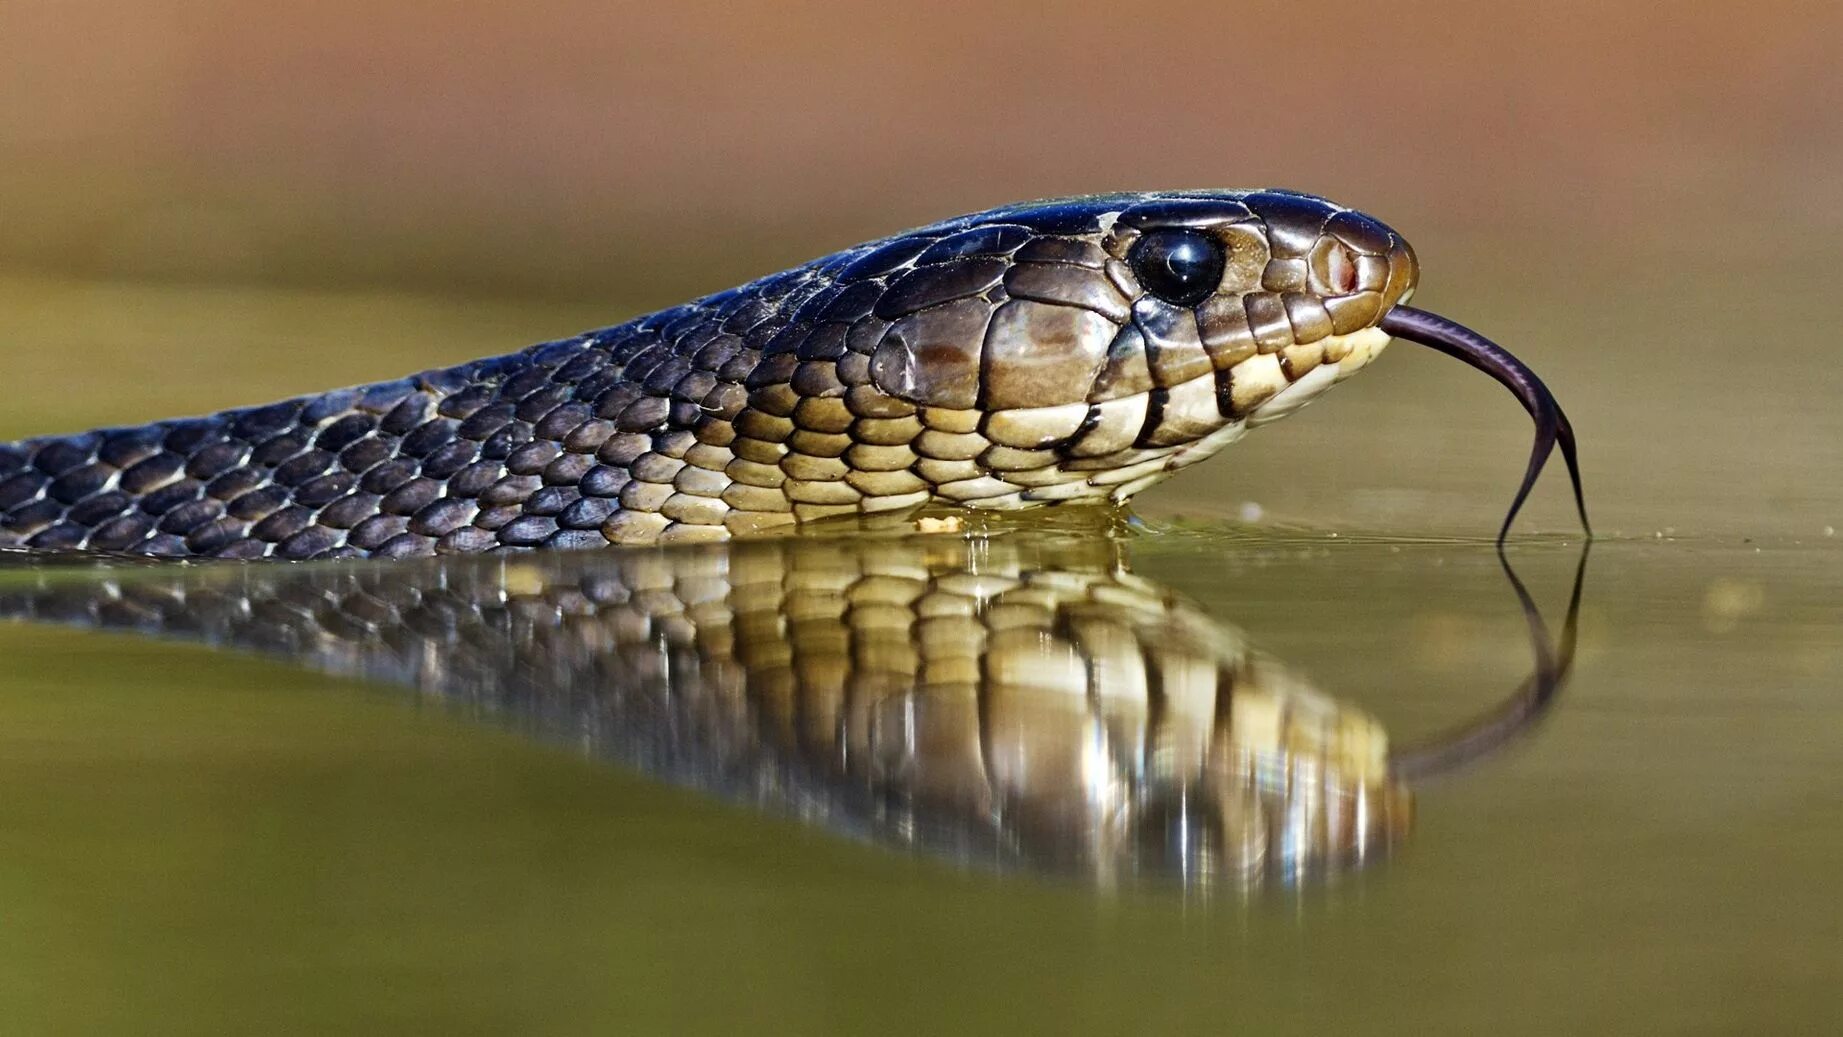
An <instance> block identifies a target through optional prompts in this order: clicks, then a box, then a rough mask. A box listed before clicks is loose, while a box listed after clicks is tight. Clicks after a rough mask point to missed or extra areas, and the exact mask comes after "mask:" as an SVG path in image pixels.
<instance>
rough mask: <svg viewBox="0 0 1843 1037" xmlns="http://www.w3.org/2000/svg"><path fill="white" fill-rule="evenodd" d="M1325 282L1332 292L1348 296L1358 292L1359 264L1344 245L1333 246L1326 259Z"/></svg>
mask: <svg viewBox="0 0 1843 1037" xmlns="http://www.w3.org/2000/svg"><path fill="white" fill-rule="evenodd" d="M1325 259H1326V263H1325V267H1326V269H1325V280H1326V281H1327V282H1328V283H1329V286H1330V288H1331V290H1332V291H1334V292H1336V293H1337V294H1339V295H1348V294H1350V293H1351V292H1354V291H1356V290H1357V264H1356V262H1355V261H1354V260H1352V259H1351V258H1350V252H1349V251H1348V250H1346V249H1345V248H1344V246H1342V245H1333V246H1332V247H1331V249H1330V254H1329V255H1328V256H1326V257H1325Z"/></svg>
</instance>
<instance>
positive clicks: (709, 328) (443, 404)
mask: <svg viewBox="0 0 1843 1037" xmlns="http://www.w3.org/2000/svg"><path fill="white" fill-rule="evenodd" d="M1172 227H1184V228H1192V229H1198V230H1201V231H1203V232H1205V233H1208V234H1211V235H1213V236H1214V237H1215V238H1216V240H1217V241H1219V242H1220V243H1221V246H1222V248H1223V250H1224V252H1225V253H1226V256H1227V261H1226V265H1225V268H1224V271H1223V274H1222V277H1221V283H1220V284H1219V285H1218V286H1217V287H1216V289H1215V290H1214V291H1212V292H1211V293H1210V294H1209V295H1208V296H1207V297H1205V298H1203V299H1202V300H1201V301H1199V302H1197V303H1195V304H1194V305H1190V306H1176V305H1173V304H1170V303H1168V302H1166V301H1164V300H1162V299H1159V298H1157V297H1154V296H1153V295H1151V294H1149V293H1147V292H1146V291H1144V290H1143V289H1142V288H1141V286H1140V285H1139V283H1138V280H1137V279H1136V277H1135V274H1134V270H1133V267H1132V266H1131V264H1130V263H1129V262H1127V258H1128V250H1129V249H1130V248H1131V246H1132V245H1133V243H1134V242H1135V241H1136V240H1138V239H1139V237H1140V236H1141V235H1143V234H1145V233H1147V232H1148V231H1151V230H1156V229H1162V228H1172ZM1416 276H1417V275H1416V267H1415V263H1414V258H1413V254H1412V252H1411V251H1410V250H1409V249H1408V247H1407V245H1406V244H1405V243H1404V242H1403V241H1402V240H1401V239H1400V238H1399V237H1398V236H1397V235H1396V234H1395V233H1394V232H1393V231H1390V230H1389V229H1388V228H1387V227H1384V226H1383V225H1382V224H1380V223H1378V222H1376V221H1375V220H1373V219H1371V218H1369V217H1367V216H1364V215H1362V214H1360V213H1356V212H1354V211H1351V210H1347V209H1343V208H1341V207H1339V206H1336V205H1333V204H1331V203H1329V202H1326V201H1323V200H1322V199H1317V198H1313V197H1310V196H1306V195H1299V194H1293V193H1289V192H1283V191H1261V192H1188V193H1167V194H1135V195H1113V196H1099V197H1090V198H1080V199H1070V200H1063V201H1055V202H1044V203H1034V204H1031V205H1025V206H1014V207H1010V208H1003V209H995V210H991V211H989V212H985V213H980V214H976V215H972V216H965V217H960V218H958V219H955V220H950V221H947V222H945V223H941V224H937V225H934V226H931V227H925V228H921V229H919V230H915V231H910V232H908V233H905V234H900V235H897V236H895V237H892V238H889V239H886V240H884V241H879V242H873V243H870V244H867V245H863V246H859V247H857V248H853V249H848V250H845V251H843V252H840V253H837V254H835V255H832V256H828V257H826V258H824V259H820V260H817V261H815V262H812V263H809V264H807V265H805V266H801V267H797V268H795V269H792V270H789V271H786V272H784V273H781V274H776V275H774V276H772V277H768V278H765V279H762V280H759V281H756V282H754V283H751V284H748V285H745V286H743V287H740V288H736V289H732V290H730V291H726V292H722V293H719V294H716V295H712V296H709V297H707V298H704V299H700V300H698V301H696V302H693V303H690V304H688V305H684V306H679V307H675V308H672V309H668V310H663V311H660V312H658V313H654V314H650V315H648V316H644V317H641V318H638V319H636V320H633V321H631V322H628V323H626V324H621V325H618V326H615V327H610V328H604V329H601V330H598V331H592V332H588V333H586V334H583V335H579V336H576V337H574V338H569V339H564V340H561V341H557V342H549V343H544V344H541V345H537V346H533V347H531V348H529V349H526V350H523V351H521V352H518V353H513V354H510V355H507V356H503V357H497V358H492V359H487V360H481V361H476V362H474V363H470V364H465V365H462V366H459V367H455V368H451V369H446V370H438V371H429V372H425V373H423V374H419V375H416V376H414V377H409V378H403V379H399V380H396V381H390V382H384V383H380V384H376V385H368V386H361V387H357V388H350V389H342V390H338V391H334V392H329V393H324V394H321V395H317V396H308V397H301V398H298V399H293V400H288V401H284V402H281V403H275V404H271V405H268V406H261V407H252V408H244V409H238V410H230V411H225V412H223V413H220V414H216V415H212V416H208V417H201V418H190V419H182V420H176V421H162V422H156V423H154V424H150V425H146V426H142V427H138V428H116V429H102V430H97V431H92V432H87V433H82V434H79V435H72V436H57V437H48V438H41V439H33V440H27V441H24V442H21V443H16V444H11V445H5V446H0V544H11V545H23V546H28V547H33V548H41V549H56V550H89V551H111V552H128V553H134V554H145V555H156V556H187V557H223V558H283V559H309V558H338V557H354V556H364V555H376V556H384V557H402V556H413V555H427V554H434V553H467V552H476V551H483V550H487V549H493V548H530V547H552V548H570V547H595V546H603V545H606V544H609V543H650V542H671V541H681V540H709V539H722V538H727V537H729V536H732V535H737V534H747V533H754V532H759V531H763V530H770V529H774V528H776V527H782V526H787V525H791V524H793V523H795V522H799V521H804V520H812V519H823V518H827V517H832V516H842V515H865V514H874V513H885V512H900V511H904V510H908V509H914V508H918V507H922V506H930V505H934V506H938V505H951V506H964V507H972V508H1019V507H1026V506H1031V505H1038V504H1052V503H1058V502H1064V501H1079V500H1112V501H1123V500H1125V499H1126V498H1128V497H1130V496H1131V495H1132V494H1134V493H1136V492H1138V491H1139V490H1140V489H1143V488H1145V487H1146V486H1149V485H1151V484H1152V483H1154V482H1156V481H1158V480H1160V479H1162V478H1165V477H1166V476H1168V475H1169V474H1171V473H1172V472H1174V471H1177V470H1178V469H1181V468H1183V467H1185V466H1187V465H1190V464H1193V463H1195V462H1197V461H1199V460H1201V459H1203V458H1204V457H1207V456H1209V455H1210V454H1212V453H1214V452H1215V451H1216V450H1219V449H1220V448H1221V447H1223V446H1225V445H1226V444H1228V443H1230V442H1233V441H1234V440H1235V439H1237V438H1239V437H1240V436H1241V435H1242V434H1243V433H1244V432H1245V431H1246V430H1247V429H1249V428H1251V427H1254V426H1256V425H1259V424H1262V423H1264V422H1266V421H1270V420H1273V419H1275V418H1278V417H1282V416H1284V415H1286V414H1289V413H1291V412H1292V411H1293V410H1296V409H1297V408H1298V407H1299V406H1301V405H1303V404H1304V403H1307V402H1309V401H1310V400H1311V399H1313V398H1314V397H1315V396H1317V395H1318V394H1319V393H1320V392H1322V391H1323V390H1324V389H1325V388H1327V387H1329V386H1330V385H1331V384H1332V383H1334V382H1336V381H1339V380H1341V379H1343V378H1345V377H1348V376H1349V375H1350V374H1352V373H1354V372H1355V371H1357V370H1359V369H1360V368H1362V367H1363V366H1364V365H1365V364H1367V363H1368V362H1369V361H1370V359H1372V358H1373V357H1374V356H1375V355H1376V354H1377V353H1378V352H1380V350H1381V349H1382V347H1383V346H1384V345H1385V344H1386V343H1387V335H1385V334H1384V333H1382V332H1381V331H1379V330H1377V328H1376V327H1375V324H1376V322H1377V321H1378V320H1379V319H1380V316H1381V314H1382V313H1384V312H1386V311H1387V309H1388V308H1389V307H1390V306H1392V305H1394V304H1395V303H1397V302H1400V301H1402V300H1403V299H1404V298H1406V296H1407V295H1408V293H1409V292H1411V291H1412V288H1413V286H1414V281H1415V278H1416Z"/></svg>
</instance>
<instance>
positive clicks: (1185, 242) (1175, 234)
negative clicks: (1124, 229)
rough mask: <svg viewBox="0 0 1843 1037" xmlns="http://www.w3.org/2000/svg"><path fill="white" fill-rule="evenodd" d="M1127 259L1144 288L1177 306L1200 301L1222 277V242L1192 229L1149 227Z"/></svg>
mask: <svg viewBox="0 0 1843 1037" xmlns="http://www.w3.org/2000/svg"><path fill="white" fill-rule="evenodd" d="M1127 259H1128V260H1129V261H1130V262H1131V263H1132V267H1133V274H1134V275H1135V276H1137V277H1138V278H1139V283H1140V284H1141V285H1142V286H1144V288H1145V290H1146V291H1148V292H1150V293H1152V294H1153V295H1155V296H1157V297H1158V298H1160V299H1163V300H1165V301H1166V302H1168V303H1173V304H1175V305H1178V306H1190V305H1193V304H1195V303H1198V302H1201V301H1202V300H1203V298H1204V297H1205V296H1207V295H1209V293H1210V292H1211V291H1213V290H1214V289H1215V287H1216V285H1217V284H1218V283H1219V282H1220V281H1221V280H1222V265H1223V262H1224V256H1223V254H1222V245H1221V244H1220V243H1219V242H1217V241H1216V239H1214V238H1212V237H1210V236H1209V235H1207V234H1203V233H1201V232H1198V231H1194V230H1155V231H1152V232H1151V233H1149V234H1147V235H1146V236H1145V237H1143V238H1140V239H1139V241H1138V243H1137V244H1135V245H1134V246H1133V249H1132V253H1131V254H1130V255H1129V256H1128V257H1127Z"/></svg>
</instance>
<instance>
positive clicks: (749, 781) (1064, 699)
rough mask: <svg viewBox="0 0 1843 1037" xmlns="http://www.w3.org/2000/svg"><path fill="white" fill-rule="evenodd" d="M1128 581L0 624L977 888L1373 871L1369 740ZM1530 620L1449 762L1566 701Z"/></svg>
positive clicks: (503, 586) (634, 569) (116, 598)
mask: <svg viewBox="0 0 1843 1037" xmlns="http://www.w3.org/2000/svg"><path fill="white" fill-rule="evenodd" d="M1121 550H1122V548H1121V545H1120V544H1119V543H1118V542H1116V541H1112V540H1108V539H1105V538H1094V537H1068V536H1060V535H1043V536H1035V535H1023V534H1016V535H1011V536H1006V537H1001V538H993V539H986V538H948V537H912V538H907V539H888V538H864V539H855V540H853V539H824V540H820V539H809V538H794V539H789V540H781V541H770V542H753V543H750V542H744V543H735V544H721V545H709V546H702V547H691V548H675V549H644V550H642V549H635V550H627V551H614V552H603V553H575V552H570V553H558V554H544V555H537V554H532V555H517V556H500V557H488V558H481V557H467V558H458V559H449V560H428V561H421V562H392V563H385V564H377V563H358V564H344V565H337V566H306V567H243V568H232V567H211V566H202V567H191V568H183V569H175V568H170V567H165V566H147V567H137V568H132V569H123V570H112V571H106V572H103V573H100V574H97V575H95V576H93V577H92V576H81V577H80V576H79V575H78V574H72V573H68V572H65V573H55V572H51V571H44V572H41V573H40V574H39V576H38V577H37V578H36V579H29V580H27V581H25V582H24V583H22V582H20V581H19V580H18V579H13V580H12V581H11V582H9V583H8V584H6V585H5V589H3V590H0V614H4V615H8V616H14V617H21V618H34V619H40V620H49V621H62V622H74V623H79V624H83V625H89V626H102V627H113V628H129V629H134V630H138V631H141V632H144V633H151V634H157V635H163V636H172V637H182V638H186V639H190V640H198V641H203V642H206V643H210V644H214V645H219V646H223V647H232V648H247V649H254V650H258V651H263V652H267V653H272V654H279V655H282V656H285V657H288V658H289V659H291V660H294V661H296V662H298V663H299V664H301V665H304V666H307V667H311V668H314V669H318V670H322V671H326V672H329V673H335V674H341V675H349V676H358V677H364V678H368V679H371V680H376V681H383V682H389V683H395V684H399V685H403V686H408V687H413V688H416V689H418V690H419V691H421V692H422V693H424V694H425V695H427V696H431V697H436V698H440V699H443V700H446V701H448V702H451V703H453V704H455V705H456V706H458V707H460V708H463V709H465V710H468V711H472V712H476V713H479V714H482V715H486V716H491V717H496V718H499V719H501V720H502V721H504V722H509V723H512V724H514V725H515V726H518V727H520V728H523V729H526V730H529V731H531V732H532V733H533V734H535V735H540V736H547V737H552V738H557V739H563V740H567V741H569V742H570V743H572V744H579V745H583V746H586V747H587V748H588V750H589V751H591V752H593V753H596V754H599V755H605V756H608V757H611V758H614V759H617V760H619V761H622V762H624V763H626V764H628V765H630V766H633V767H636V768H638V769H640V770H642V771H644V772H647V773H649V774H652V775H655V776H658V777H660V778H662V779H665V780H669V781H673V782H677V783H681V784H686V785H690V786H694V787H697V788H700V789H704V790H708V791H710V792H713V793H715V794H718V795H721V796H723V797H725V798H729V799H732V800H738V801H741V802H745V803H748V804H751V805H754V806H757V807H760V808H764V809H767V810H771V811H774V812H779V813H785V814H791V815H794V816H797V817H799V818H801V819H803V820H805V821H808V822H810V823H814V824H818V825H822V826H824V827H827V828H829V829H832V830H836V831H839V832H841V833H846V834H850V835H854V836H859V837H866V838H870V839H873V840H875V841H877V842H880V843H885V844H892V845H897V846H903V847H911V848H914V849H916V850H920V851H925V852H928V853H931V854H935V855H939V856H944V857H946V858H949V859H951V860H954V861H956V862H959V863H962V864H967V865H971V866H977V867H986V868H993V869H998V870H1005V871H1010V870H1028V871H1042V872H1050V873H1059V874H1073V875H1081V876H1087V877H1091V878H1092V879H1093V880H1095V881H1097V882H1099V883H1101V884H1104V885H1115V884H1128V883H1134V882H1145V881H1171V880H1176V881H1178V882H1181V883H1182V884H1184V885H1186V886H1188V887H1191V888H1197V889H1222V888H1229V889H1247V888H1253V887H1257V886H1262V885H1270V884H1296V883H1299V882H1302V881H1305V880H1307V879H1311V878H1317V877H1323V876H1326V875H1332V874H1336V873H1339V872H1342V871H1347V870H1350V869H1353V868H1358V867H1361V866H1363V865H1365V864H1366V863H1368V862H1370V861H1373V860H1376V859H1378V858H1380V857H1383V856H1386V855H1387V853H1388V852H1389V851H1390V849H1391V848H1393V847H1394V846H1395V845H1397V844H1398V843H1400V842H1401V840H1402V839H1403V838H1404V837H1405V835H1406V833H1407V831H1408V827H1409V821H1410V817H1411V797H1410V794H1409V792H1408V790H1407V787H1406V786H1405V784H1404V783H1403V775H1404V771H1403V770H1402V768H1401V767H1399V766H1395V765H1392V758H1391V755H1390V750H1389V746H1388V741H1387V736H1386V734H1385V732H1384V731H1383V730H1382V728H1381V727H1380V726H1379V725H1378V724H1377V723H1376V721H1375V720H1373V719H1372V718H1371V717H1369V716H1368V715H1367V714H1365V713H1363V712H1362V711H1361V710H1358V709H1356V708H1353V707H1351V706H1349V705H1347V704H1345V703H1341V702H1339V701H1337V700H1334V699H1332V698H1329V697H1327V696H1325V695H1324V694H1322V693H1320V692H1318V691H1317V690H1315V689H1313V688H1312V687H1310V686H1309V685H1308V684H1306V683H1305V682H1304V681H1303V680H1302V679H1301V678H1299V677H1298V676H1296V675H1295V674H1293V673H1291V672H1290V671H1288V670H1287V669H1286V668H1285V667H1284V666H1282V665H1280V664H1279V663H1277V662H1276V661H1274V660H1272V659H1270V658H1267V657H1265V656H1263V655H1261V654H1260V653H1258V652H1255V651H1253V650H1252V649H1251V648H1250V647H1249V646H1248V645H1247V644H1246V643H1245V642H1244V640H1243V639H1242V637H1241V636H1240V635H1239V634H1238V633H1237V632H1236V631H1235V630H1233V629H1232V628H1230V627H1228V626H1226V625H1224V624H1223V623H1222V622H1220V621H1219V620H1216V619H1213V618H1211V617H1210V616H1208V615H1206V614H1204V613H1203V612H1202V611H1200V610H1199V609H1197V608H1196V607H1194V606H1193V605H1191V604H1189V603H1188V602H1186V601H1184V600H1183V599H1181V598H1179V597H1177V596H1175V595H1173V594H1172V593H1170V592H1168V591H1166V590H1164V589H1162V588H1160V587H1159V586H1157V585H1155V584H1153V583H1150V582H1148V581H1146V580H1143V579H1140V578H1138V577H1135V576H1133V575H1131V574H1130V573H1128V572H1127V571H1126V570H1125V568H1124V567H1123V565H1122V561H1121V558H1120V552H1121ZM19 575H21V574H17V573H16V574H14V576H19ZM1520 593H1521V591H1520V587H1519V594H1520ZM1524 600H1525V601H1527V599H1524ZM1531 615H1532V620H1531V622H1532V627H1531V629H1532V636H1533V637H1534V638H1536V640H1537V641H1538V651H1537V656H1538V666H1537V673H1536V674H1535V675H1534V676H1532V678H1531V680H1530V682H1529V683H1528V684H1526V685H1525V687H1524V688H1523V689H1520V692H1519V695H1518V697H1517V699H1516V700H1515V701H1516V702H1520V703H1523V704H1524V705H1523V706H1522V707H1521V708H1518V709H1512V710H1511V712H1514V713H1516V714H1517V715H1518V717H1520V718H1521V719H1519V721H1518V722H1517V723H1516V724H1508V725H1507V724H1505V723H1504V722H1503V719H1502V715H1501V714H1502V711H1500V714H1499V715H1494V716H1493V717H1491V718H1487V722H1486V724H1487V726H1488V727H1489V728H1490V730H1491V731H1492V734H1491V735H1490V736H1489V737H1488V738H1481V737H1479V736H1478V735H1477V734H1476V732H1475V731H1473V730H1471V729H1468V730H1467V731H1465V732H1462V733H1460V734H1458V735H1457V736H1456V739H1455V744H1456V743H1457V742H1459V741H1466V740H1469V745H1468V748H1467V750H1466V751H1465V752H1464V753H1462V754H1458V755H1462V756H1468V757H1469V756H1473V755H1476V754H1477V753H1478V752H1480V751H1488V749H1489V747H1490V745H1495V744H1497V743H1498V742H1501V741H1502V740H1503V739H1504V738H1506V737H1508V736H1509V734H1510V733H1511V729H1512V728H1513V727H1518V726H1521V725H1522V724H1524V723H1527V721H1528V719H1530V718H1533V717H1534V715H1535V714H1536V713H1537V712H1538V711H1539V710H1540V708H1541V706H1542V705H1543V704H1546V703H1547V702H1548V701H1549V699H1550V698H1551V697H1552V694H1553V691H1554V689H1555V687H1557V686H1558V685H1559V682H1560V680H1561V678H1562V676H1563V675H1564V674H1565V673H1566V669H1567V661H1566V655H1567V652H1566V651H1563V652H1562V653H1560V655H1559V656H1558V654H1557V653H1556V651H1555V650H1554V649H1553V648H1551V647H1549V646H1547V644H1546V638H1547V634H1546V631H1544V629H1543V628H1542V624H1541V621H1540V619H1539V618H1533V612H1532V613H1531ZM1571 642H1572V634H1571V628H1570V631H1569V634H1568V636H1566V637H1565V638H1564V645H1569V644H1571ZM1531 703H1533V704H1534V705H1533V706H1532V705H1530V704H1531ZM1487 742H1488V743H1489V744H1485V743H1487ZM1430 752H1432V753H1434V754H1436V755H1437V754H1439V753H1441V752H1443V750H1441V749H1440V748H1439V747H1437V746H1436V747H1430V748H1429V749H1423V750H1417V752H1416V754H1415V756H1414V757H1413V760H1412V761H1407V762H1412V763H1413V765H1414V767H1415V768H1419V770H1417V771H1416V773H1417V774H1419V773H1423V772H1424V771H1425V770H1426V769H1427V761H1428V759H1429V758H1430V757H1429V755H1428V754H1429V753H1430ZM1394 762H1395V763H1401V762H1404V761H1402V760H1396V761H1394ZM1453 762H1457V759H1456V757H1455V759H1443V761H1442V763H1441V768H1442V769H1443V768H1445V767H1448V766H1450V765H1451V764H1452V763H1453ZM1411 769H1412V768H1411Z"/></svg>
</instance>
